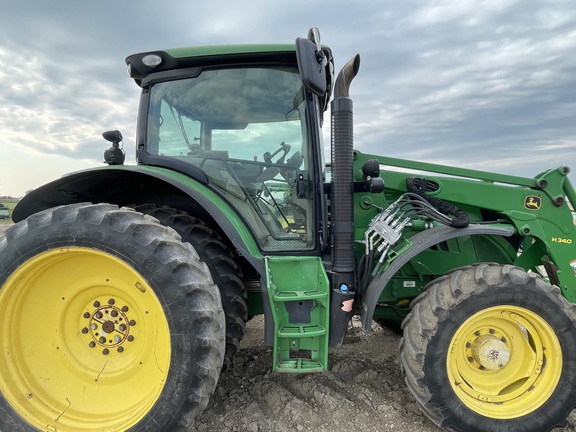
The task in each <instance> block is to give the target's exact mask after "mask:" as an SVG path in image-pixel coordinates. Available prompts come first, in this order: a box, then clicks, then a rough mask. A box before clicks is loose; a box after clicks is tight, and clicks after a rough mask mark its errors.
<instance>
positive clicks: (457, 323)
mask: <svg viewBox="0 0 576 432" xmlns="http://www.w3.org/2000/svg"><path fill="white" fill-rule="evenodd" d="M574 309H575V306H573V305H571V304H569V303H568V302H567V301H566V300H565V299H564V298H563V297H562V296H561V294H560V290H559V289H558V288H556V287H552V286H550V285H549V284H547V283H546V282H545V281H544V280H543V279H541V278H539V277H537V276H535V275H534V274H529V273H527V272H525V271H524V270H523V269H520V268H517V267H513V266H509V265H506V266H501V265H497V264H481V265H478V266H473V267H466V268H462V269H458V270H455V271H453V272H451V273H450V274H448V275H445V276H443V277H441V278H439V279H437V280H436V281H434V282H433V283H431V284H430V286H429V288H428V289H427V291H426V292H425V293H423V294H422V295H421V296H419V297H418V298H417V299H416V300H415V301H414V303H413V308H412V311H411V313H410V314H409V315H408V317H407V318H406V320H405V321H404V324H403V328H404V338H403V339H402V342H401V362H402V367H403V370H404V373H405V376H406V382H407V384H408V387H409V389H410V391H411V392H412V394H413V395H414V397H415V399H416V401H417V402H418V404H419V405H420V406H421V408H422V410H423V411H424V412H425V413H426V414H427V416H428V417H429V418H430V419H431V420H432V421H433V422H434V423H436V424H437V425H439V426H441V427H442V428H444V429H446V430H450V431H454V432H457V431H461V432H486V431H491V432H510V431H523V432H545V431H550V430H551V429H553V428H554V427H557V426H563V425H565V423H566V418H567V417H568V415H569V413H570V411H571V410H572V409H573V408H574V406H575V405H576V343H575V342H574V341H576V323H575V311H574Z"/></svg>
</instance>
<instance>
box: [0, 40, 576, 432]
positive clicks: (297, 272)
mask: <svg viewBox="0 0 576 432" xmlns="http://www.w3.org/2000/svg"><path fill="white" fill-rule="evenodd" d="M126 63H127V65H128V71H129V74H130V76H131V77H132V78H133V79H134V81H135V82H136V84H137V85H138V86H139V87H140V88H141V99H140V106H139V117H138V126H137V134H136V158H137V164H135V165H125V164H124V151H123V148H122V135H121V133H120V132H118V131H109V132H106V133H104V134H103V135H104V138H106V139H107V140H108V141H110V142H111V145H110V148H109V149H108V150H106V152H105V156H104V157H105V162H106V164H105V165H103V166H102V167H99V168H95V169H89V170H85V171H80V172H75V173H72V174H69V175H66V176H64V177H62V178H60V179H58V180H55V181H53V182H51V183H48V184H46V185H44V186H41V187H39V188H37V189H35V190H33V191H32V192H30V193H29V194H28V195H26V196H25V197H24V199H22V201H21V202H20V203H19V205H18V206H17V207H16V208H15V209H14V211H13V219H14V221H15V222H17V223H16V224H15V225H13V226H12V227H11V228H10V229H9V230H8V231H7V232H6V234H5V237H2V238H0V348H1V351H0V430H2V431H3V432H7V431H33V430H39V431H125V430H129V431H151V432H158V431H172V430H185V429H190V428H192V427H193V424H194V419H195V417H196V416H197V415H198V414H199V413H200V412H202V410H203V409H204V408H205V407H206V405H207V403H208V400H209V398H210V397H211V395H212V393H213V392H214V389H215V388H216V385H217V382H218V378H219V375H220V373H223V372H224V371H225V370H226V369H227V368H230V367H231V366H233V359H234V356H235V354H236V352H237V350H238V347H239V343H240V340H241V339H242V336H243V334H244V331H245V322H246V321H247V320H248V319H249V318H250V317H253V316H255V315H259V314H263V315H264V317H265V320H264V321H265V332H264V335H263V337H264V340H265V342H266V344H268V345H270V346H271V347H273V364H272V365H271V366H270V367H271V369H272V370H274V371H277V372H285V373H312V372H322V371H325V370H326V369H327V368H328V364H329V363H328V362H329V360H328V353H329V347H333V348H337V347H339V346H340V345H341V344H342V343H343V339H344V334H345V332H346V329H347V326H348V324H349V320H350V318H351V317H352V316H353V315H360V316H361V322H362V325H363V328H364V329H365V331H367V332H369V331H370V330H371V328H372V323H373V321H377V322H380V323H382V324H383V325H387V326H389V327H390V328H393V329H396V330H397V331H402V332H403V339H402V343H401V346H400V358H401V362H402V366H403V370H404V373H405V376H406V383H407V385H408V387H409V389H410V391H411V392H412V394H413V395H414V398H415V399H416V401H417V403H418V404H419V405H420V407H421V408H422V410H423V412H424V413H425V414H426V415H427V416H428V417H429V418H430V419H431V420H432V421H433V422H434V423H436V424H437V425H439V426H440V427H442V428H444V429H446V430H450V431H463V432H471V431H500V432H504V431H511V430H515V431H534V432H536V431H537V432H542V431H549V430H551V429H552V428H554V427H555V426H558V425H563V424H565V421H566V420H565V419H566V417H567V416H568V414H569V413H570V411H571V410H572V409H573V408H574V406H575V405H576V311H575V307H574V306H573V303H574V302H576V276H575V272H576V249H575V248H574V243H576V230H575V228H574V223H573V217H572V212H571V210H572V208H573V205H574V204H575V203H576V191H575V190H574V187H573V186H572V184H571V182H570V180H569V179H568V177H567V175H568V173H569V169H568V168H567V167H559V168H555V169H549V170H547V171H544V172H542V173H541V174H538V175H537V176H535V177H534V178H524V177H516V176H510V175H499V174H492V173H488V172H481V171H472V170H466V169H462V168H456V167H448V166H441V165H436V164H432V163H427V162H416V161H409V160H401V159H394V158H389V157H386V156H377V155H372V154H364V153H361V152H360V151H358V150H355V149H354V143H353V104H352V100H351V99H350V97H349V88H350V85H351V82H352V79H353V78H354V76H355V75H356V73H357V72H358V69H359V56H356V57H354V58H353V59H352V60H350V61H349V62H348V63H347V64H346V65H345V66H344V68H343V69H342V71H341V72H340V73H339V75H338V77H337V78H336V79H334V74H333V69H334V66H333V65H334V62H333V57H332V51H331V50H330V49H329V48H328V47H326V46H324V45H321V44H320V38H319V34H318V31H317V30H316V29H311V30H310V31H309V33H308V36H307V37H306V38H298V39H296V42H295V43H292V44H286V45H235V46H233V45H226V46H213V47H201V48H185V49H171V50H166V51H152V52H146V53H141V54H135V55H132V56H129V57H128V58H127V59H126ZM328 107H330V108H331V109H330V114H329V116H328V114H325V113H326V112H327V111H328ZM325 121H329V122H330V123H331V157H330V161H329V163H327V161H326V160H325V156H324V154H323V150H324V144H323V142H322V137H323V134H322V125H323V123H324V122H325ZM385 149H386V146H383V151H385Z"/></svg>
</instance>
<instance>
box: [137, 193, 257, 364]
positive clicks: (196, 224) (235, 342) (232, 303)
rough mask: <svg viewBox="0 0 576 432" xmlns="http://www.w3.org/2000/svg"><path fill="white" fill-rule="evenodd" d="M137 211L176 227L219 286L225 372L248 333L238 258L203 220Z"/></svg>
mask: <svg viewBox="0 0 576 432" xmlns="http://www.w3.org/2000/svg"><path fill="white" fill-rule="evenodd" d="M133 207H134V209H135V210H136V211H138V212H141V213H144V214H148V215H150V216H153V217H155V218H156V219H158V220H159V221H160V223H161V224H162V225H165V226H169V227H171V228H173V229H174V230H175V231H176V232H177V233H178V234H180V236H181V237H182V241H185V242H188V243H190V244H191V245H192V246H193V247H194V249H195V250H196V251H197V252H198V255H200V259H201V260H202V261H204V262H205V263H206V264H207V265H208V269H209V270H210V273H211V274H212V279H213V280H214V283H215V284H216V285H218V288H219V290H220V297H221V298H222V307H223V309H224V314H225V315H226V355H225V358H224V365H223V366H222V370H223V371H224V370H226V369H228V368H230V367H231V366H232V362H233V359H234V357H235V356H236V353H237V352H238V349H239V348H240V341H241V340H242V338H243V337H244V333H245V331H246V327H245V323H246V321H247V320H248V306H247V304H246V298H247V294H246V287H245V286H244V283H243V282H242V270H241V269H240V266H239V265H238V263H237V262H236V261H235V259H236V258H237V257H236V256H235V255H234V253H233V252H232V251H231V250H230V248H229V247H228V246H227V245H226V244H225V243H224V241H223V240H222V237H220V235H219V234H218V233H217V232H216V231H214V230H213V229H212V228H210V227H209V226H207V225H206V223H205V222H203V221H202V220H200V219H198V218H196V217H193V216H191V215H190V214H188V213H186V212H184V211H181V210H177V209H174V208H170V207H163V206H157V205H156V204H141V205H138V206H133Z"/></svg>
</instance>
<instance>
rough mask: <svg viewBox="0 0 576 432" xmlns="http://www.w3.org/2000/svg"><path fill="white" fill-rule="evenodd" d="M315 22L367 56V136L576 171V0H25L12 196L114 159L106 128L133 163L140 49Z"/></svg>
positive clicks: (403, 151) (8, 56) (1, 177)
mask: <svg viewBox="0 0 576 432" xmlns="http://www.w3.org/2000/svg"><path fill="white" fill-rule="evenodd" d="M310 27H318V28H319V30H320V34H321V37H322V43H323V44H326V45H328V46H330V47H331V48H332V51H333V53H334V56H335V65H336V71H339V70H340V68H341V67H342V66H343V65H344V64H345V63H346V62H347V61H348V60H349V59H350V58H351V57H352V56H354V55H355V54H356V53H359V54H360V56H361V66H360V72H359V74H358V76H357V77H356V79H355V80H354V82H353V83H352V86H351V91H350V97H351V98H352V99H353V101H354V121H355V125H354V140H355V147H356V148H357V149H359V150H360V151H362V152H367V153H372V154H379V155H386V156H392V157H397V158H404V159H415V160H420V161H425V162H434V163H441V164H446V165H454V166H459V167H466V168H472V169H478V170H485V171H493V172H500V173H506V174H513V175H520V176H524V177H533V176H535V175H537V174H538V173H540V172H542V171H544V170H545V169H548V168H555V167H557V166H560V165H568V166H571V167H572V169H573V171H572V173H571V174H570V178H571V180H572V181H573V182H576V118H575V116H576V1H575V0H428V1H425V0H420V1H418V0H403V1H398V0H362V1H358V2H352V1H350V0H346V1H344V0H331V1H327V0H314V1H302V0H292V1H290V2H279V1H274V0H244V1H242V2H237V1H233V0H227V1H224V0H210V1H203V2H200V1H190V0H187V1H186V0H166V1H163V2H158V1H154V2H153V1H151V0H139V1H137V2H136V1H131V0H124V1H117V0H113V1H112V0H99V1H97V2H87V1H78V0H74V1H72V0H60V1H59V0H54V1H50V2H48V1H45V0H27V1H17V2H16V1H15V2H8V1H4V2H2V8H1V12H0V195H11V196H16V197H19V196H23V195H24V194H25V193H26V191H29V190H31V189H33V188H36V187H39V186H41V185H42V184H44V183H46V182H48V181H51V180H55V179H57V178H59V177H60V176H62V175H64V174H65V173H68V172H72V171H77V170H80V169H85V168H91V167H98V166H102V165H103V163H102V160H103V156H102V155H103V152H104V150H105V149H106V148H108V147H109V143H107V142H106V141H104V139H103V138H102V136H101V134H102V132H103V131H105V130H111V129H119V130H120V131H121V132H122V134H123V135H124V149H125V150H126V154H127V157H126V161H127V163H131V164H134V163H135V157H134V154H135V151H134V145H135V144H134V140H135V134H136V116H137V108H138V98H139V93H140V92H139V90H140V89H139V88H138V87H137V86H136V84H135V83H134V82H133V81H132V80H131V79H130V78H128V76H127V74H126V66H125V63H124V59H125V58H126V57H127V56H128V55H130V54H134V53H138V52H143V51H150V50H157V49H167V48H176V47H186V46H196V45H214V44H233V43H286V42H287V43H292V42H293V41H294V40H295V38H296V37H299V36H300V37H305V36H306V35H307V32H308V29H309V28H310ZM328 125H329V122H326V126H325V128H327V127H328ZM328 132H329V131H328V130H326V131H325V135H326V134H327V133H328ZM327 143H329V140H327ZM326 156H327V157H329V152H327V153H326Z"/></svg>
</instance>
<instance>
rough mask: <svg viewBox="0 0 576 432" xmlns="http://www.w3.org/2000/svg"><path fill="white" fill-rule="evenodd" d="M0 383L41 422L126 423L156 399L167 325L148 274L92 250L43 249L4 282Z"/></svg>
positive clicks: (45, 425) (103, 426) (166, 363)
mask: <svg viewBox="0 0 576 432" xmlns="http://www.w3.org/2000/svg"><path fill="white" fill-rule="evenodd" d="M0 317H1V318H0V319H1V323H2V325H1V330H0V349H1V350H2V352H3V353H4V355H3V356H2V357H1V358H0V389H1V391H2V394H3V396H4V397H5V399H6V400H7V402H8V404H9V405H10V406H11V407H12V408H13V409H14V411H16V413H18V414H19V415H20V416H21V417H22V418H23V419H25V420H26V421H27V422H28V423H30V424H31V425H32V426H34V427H36V428H38V429H41V430H58V431H68V430H87V431H90V430H109V431H123V430H126V429H128V428H130V427H132V426H134V425H135V424H137V423H138V422H139V421H140V420H141V419H142V418H143V417H144V416H145V415H146V413H147V412H149V411H150V409H151V408H152V406H153V405H154V404H155V403H156V401H157V400H158V399H159V397H160V394H161V392H162V390H163V388H164V385H165V383H166V379H167V376H168V371H169V367H170V354H171V353H170V351H171V350H170V329H169V326H168V322H167V320H166V316H165V314H164V311H163V308H162V305H161V303H160V301H159V299H158V297H157V296H156V294H155V293H154V291H153V290H152V289H151V287H150V286H149V285H148V283H147V282H146V281H145V280H144V279H143V278H142V277H141V276H140V275H139V274H138V273H137V272H136V271H135V270H134V269H133V268H132V267H131V266H130V265H128V264H127V263H126V262H124V261H123V260H121V259H119V258H117V257H115V256H113V255H111V254H108V253H104V252H101V251H98V250H95V249H89V248H78V247H71V248H62V249H55V250H50V251H47V252H43V253H41V254H39V255H37V256H35V257H33V258H31V259H29V260H28V261H26V262H25V263H24V264H23V265H21V266H20V267H18V268H17V269H16V271H14V273H13V274H12V275H11V276H10V277H9V279H8V280H7V281H6V283H5V284H4V286H3V287H2V289H0Z"/></svg>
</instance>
